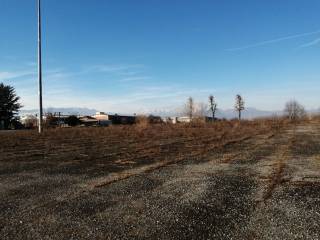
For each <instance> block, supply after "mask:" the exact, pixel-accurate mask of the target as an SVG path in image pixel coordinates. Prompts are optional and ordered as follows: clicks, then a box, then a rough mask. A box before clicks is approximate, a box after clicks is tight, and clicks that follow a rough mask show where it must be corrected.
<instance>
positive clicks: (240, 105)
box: [234, 94, 244, 121]
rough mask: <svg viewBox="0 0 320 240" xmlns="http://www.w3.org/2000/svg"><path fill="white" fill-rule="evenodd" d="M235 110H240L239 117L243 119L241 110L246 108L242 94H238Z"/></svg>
mask: <svg viewBox="0 0 320 240" xmlns="http://www.w3.org/2000/svg"><path fill="white" fill-rule="evenodd" d="M234 108H235V110H236V111H237V112H238V119H239V121H240V120H241V112H242V111H243V110H244V100H243V98H242V97H241V95H240V94H237V95H236V103H235V105H234Z"/></svg>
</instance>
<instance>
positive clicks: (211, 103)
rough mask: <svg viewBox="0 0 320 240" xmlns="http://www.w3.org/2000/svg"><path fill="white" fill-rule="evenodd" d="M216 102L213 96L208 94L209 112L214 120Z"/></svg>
mask: <svg viewBox="0 0 320 240" xmlns="http://www.w3.org/2000/svg"><path fill="white" fill-rule="evenodd" d="M217 105H218V104H217V103H216V101H215V99H214V96H213V95H210V96H209V108H210V111H211V114H212V120H213V121H214V120H215V115H216V111H217Z"/></svg>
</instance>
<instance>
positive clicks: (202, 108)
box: [194, 102, 208, 118]
mask: <svg viewBox="0 0 320 240" xmlns="http://www.w3.org/2000/svg"><path fill="white" fill-rule="evenodd" d="M207 109H208V105H207V104H205V103H203V102H199V103H197V104H195V112H194V115H195V116H197V117H200V118H204V117H206V116H207Z"/></svg>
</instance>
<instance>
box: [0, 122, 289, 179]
mask: <svg viewBox="0 0 320 240" xmlns="http://www.w3.org/2000/svg"><path fill="white" fill-rule="evenodd" d="M284 125H285V124H284V122H283V121H282V120H277V121H275V120H273V119H260V120H257V121H243V122H241V123H239V122H238V121H221V122H215V123H207V124H204V123H193V124H181V125H162V124H146V121H141V123H139V124H137V125H133V126H112V127H108V128H68V129H49V130H47V131H45V132H44V134H42V135H41V136H39V135H38V134H37V133H36V132H35V131H18V132H15V133H0V136H1V148H0V160H1V161H6V162H10V161H21V162H24V163H28V162H33V163H36V162H37V161H42V164H43V163H44V162H45V163H47V167H49V165H50V167H51V169H52V168H53V169H56V170H57V171H59V168H63V167H64V168H65V171H67V169H68V167H69V168H70V169H72V168H73V170H75V169H77V170H76V172H81V171H89V170H88V169H91V168H92V169H93V166H95V167H99V169H100V173H97V174H103V172H105V171H108V172H109V171H118V170H123V169H124V168H128V167H130V168H131V167H135V166H140V165H145V164H151V163H155V162H159V161H165V162H167V161H169V162H170V161H172V160H174V161H176V160H183V159H186V158H190V157H192V158H202V157H204V156H206V154H208V153H210V151H212V150H213V149H215V148H218V147H221V146H224V145H225V144H232V143H233V142H237V141H242V140H244V139H247V138H250V137H252V136H254V135H256V134H260V133H266V132H270V131H278V130H279V129H281V128H282V127H283V126H284ZM44 160H45V161H44Z"/></svg>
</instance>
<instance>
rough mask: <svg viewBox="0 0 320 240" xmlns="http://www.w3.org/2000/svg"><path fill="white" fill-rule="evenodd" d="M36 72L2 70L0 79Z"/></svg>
mask: <svg viewBox="0 0 320 240" xmlns="http://www.w3.org/2000/svg"><path fill="white" fill-rule="evenodd" d="M34 74H36V72H35V71H32V70H24V71H10V72H7V71H3V72H0V81H5V80H9V79H15V78H21V77H27V76H31V75H34Z"/></svg>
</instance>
